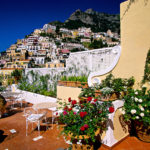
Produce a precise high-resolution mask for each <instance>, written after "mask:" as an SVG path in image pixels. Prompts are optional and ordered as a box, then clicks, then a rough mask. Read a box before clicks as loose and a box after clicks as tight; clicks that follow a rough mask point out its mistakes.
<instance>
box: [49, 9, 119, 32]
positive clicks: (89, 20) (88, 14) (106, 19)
mask: <svg viewBox="0 0 150 150" xmlns="http://www.w3.org/2000/svg"><path fill="white" fill-rule="evenodd" d="M54 22H55V23H54ZM54 22H50V23H49V24H53V25H58V26H60V27H65V28H68V29H78V28H79V27H90V28H91V29H92V31H93V32H106V31H107V30H108V29H110V30H111V31H112V32H117V33H119V32H120V16H119V14H108V13H100V12H97V11H94V10H93V9H92V8H89V9H87V10H85V11H82V10H80V9H77V10H76V11H75V12H73V13H72V14H71V15H70V17H69V18H68V19H67V20H65V22H59V21H58V24H57V23H56V21H54Z"/></svg>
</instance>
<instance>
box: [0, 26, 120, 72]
mask: <svg viewBox="0 0 150 150" xmlns="http://www.w3.org/2000/svg"><path fill="white" fill-rule="evenodd" d="M96 42H97V44H96ZM119 42H120V37H119V35H118V34H117V33H113V32H111V30H108V31H107V32H106V33H105V32H99V33H93V32H92V31H91V28H86V27H81V28H78V29H77V30H69V29H67V28H59V27H58V26H53V25H50V24H45V25H44V26H43V28H41V29H35V30H34V32H33V33H31V34H30V35H27V36H25V38H24V39H18V40H17V42H16V43H15V44H12V45H11V46H10V47H9V48H8V49H7V50H6V52H3V53H1V57H0V58H1V60H0V66H1V69H2V68H3V69H4V68H10V69H12V68H59V67H64V66H65V62H66V61H65V60H66V59H67V58H68V57H69V54H70V53H71V52H78V51H87V50H90V49H96V48H102V47H112V46H115V45H118V44H119ZM93 45H94V46H93ZM96 46H97V47H96ZM56 60H57V61H56ZM56 62H57V63H56Z"/></svg>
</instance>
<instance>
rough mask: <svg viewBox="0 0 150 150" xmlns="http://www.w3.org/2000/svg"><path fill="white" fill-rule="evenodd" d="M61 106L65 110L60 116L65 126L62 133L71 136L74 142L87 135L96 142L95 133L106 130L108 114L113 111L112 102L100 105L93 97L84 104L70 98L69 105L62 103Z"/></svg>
mask: <svg viewBox="0 0 150 150" xmlns="http://www.w3.org/2000/svg"><path fill="white" fill-rule="evenodd" d="M92 103H94V105H93V104H92ZM61 106H62V109H63V110H64V111H63V112H62V113H61V114H60V116H59V121H60V122H61V123H63V124H64V126H63V130H62V133H63V135H65V136H66V137H67V136H71V139H72V140H74V139H78V140H79V136H81V135H86V136H88V137H89V138H91V140H92V141H93V142H94V141H95V132H96V131H97V130H98V129H100V130H101V131H103V130H106V121H107V119H108V114H109V113H112V111H113V107H112V104H111V102H102V103H100V102H99V101H97V99H94V98H92V97H91V98H89V101H88V102H87V103H82V104H81V103H80V102H77V101H76V100H71V98H69V99H68V103H62V105H61ZM64 108H65V109H64ZM66 108H67V109H66ZM83 137H84V136H83Z"/></svg>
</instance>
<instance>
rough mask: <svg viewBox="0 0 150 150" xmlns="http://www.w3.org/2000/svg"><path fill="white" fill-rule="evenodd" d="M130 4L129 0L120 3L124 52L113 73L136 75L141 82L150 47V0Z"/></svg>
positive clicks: (122, 75)
mask: <svg viewBox="0 0 150 150" xmlns="http://www.w3.org/2000/svg"><path fill="white" fill-rule="evenodd" d="M128 6H129V0H128V1H126V2H123V3H121V5H120V16H121V48H122V54H121V57H120V61H119V63H118V65H117V66H116V68H115V69H114V70H113V74H114V75H116V76H119V77H130V76H134V77H135V79H136V81H137V82H140V81H141V80H142V77H143V75H144V66H145V61H146V56H147V52H148V50H149V48H150V0H136V1H135V2H133V3H132V4H131V5H130V7H129V9H127V7H128Z"/></svg>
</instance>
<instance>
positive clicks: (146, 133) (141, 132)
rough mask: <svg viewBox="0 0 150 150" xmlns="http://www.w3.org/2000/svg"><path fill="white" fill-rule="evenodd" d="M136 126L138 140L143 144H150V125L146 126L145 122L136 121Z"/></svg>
mask: <svg viewBox="0 0 150 150" xmlns="http://www.w3.org/2000/svg"><path fill="white" fill-rule="evenodd" d="M134 126H135V129H136V133H137V136H138V138H139V139H140V140H141V141H143V142H149V143H150V125H149V126H144V124H143V122H139V121H135V122H134Z"/></svg>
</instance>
